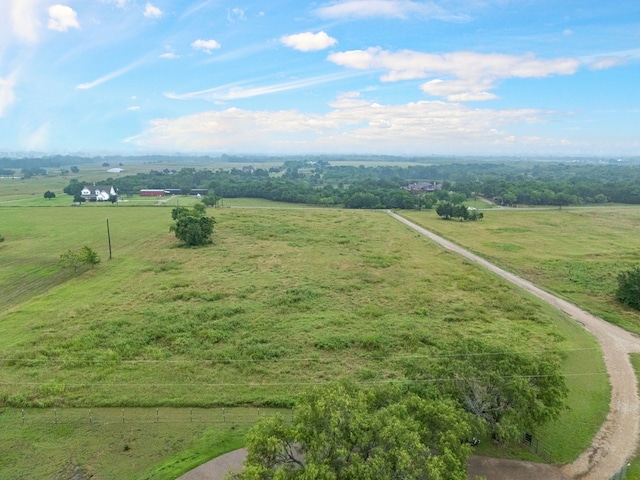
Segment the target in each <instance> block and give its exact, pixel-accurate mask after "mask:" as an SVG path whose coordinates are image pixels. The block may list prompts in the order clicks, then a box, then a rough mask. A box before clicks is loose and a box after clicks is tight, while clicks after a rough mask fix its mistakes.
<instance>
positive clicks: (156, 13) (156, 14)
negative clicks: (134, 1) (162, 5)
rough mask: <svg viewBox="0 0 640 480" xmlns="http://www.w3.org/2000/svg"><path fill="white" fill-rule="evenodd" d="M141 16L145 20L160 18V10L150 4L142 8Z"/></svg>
mask: <svg viewBox="0 0 640 480" xmlns="http://www.w3.org/2000/svg"><path fill="white" fill-rule="evenodd" d="M143 15H144V16H145V17H147V18H160V17H161V16H162V10H160V9H159V8H158V7H156V6H154V5H152V4H151V3H147V4H146V5H145V7H144V13H143Z"/></svg>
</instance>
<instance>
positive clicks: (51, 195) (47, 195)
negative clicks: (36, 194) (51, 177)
mask: <svg viewBox="0 0 640 480" xmlns="http://www.w3.org/2000/svg"><path fill="white" fill-rule="evenodd" d="M44 198H46V199H47V200H51V199H52V198H56V194H55V193H53V192H52V191H50V190H47V191H46V192H44Z"/></svg>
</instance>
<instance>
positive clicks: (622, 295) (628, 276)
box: [616, 267, 640, 310]
mask: <svg viewBox="0 0 640 480" xmlns="http://www.w3.org/2000/svg"><path fill="white" fill-rule="evenodd" d="M616 297H617V298H618V300H620V301H621V302H622V303H624V304H625V305H627V306H629V307H631V308H635V309H636V310H640V267H635V268H632V269H631V270H627V271H626V272H620V273H619V274H618V289H617V290H616Z"/></svg>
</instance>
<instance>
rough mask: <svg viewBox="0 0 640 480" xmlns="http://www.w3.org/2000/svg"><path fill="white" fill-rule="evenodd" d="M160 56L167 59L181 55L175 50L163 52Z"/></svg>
mask: <svg viewBox="0 0 640 480" xmlns="http://www.w3.org/2000/svg"><path fill="white" fill-rule="evenodd" d="M160 58H164V59H165V60H174V59H176V58H180V56H179V55H176V54H175V53H173V52H166V53H163V54H162V55H160Z"/></svg>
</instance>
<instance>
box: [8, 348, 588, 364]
mask: <svg viewBox="0 0 640 480" xmlns="http://www.w3.org/2000/svg"><path fill="white" fill-rule="evenodd" d="M598 350H599V349H598V348H571V349H557V350H531V351H526V350H524V351H516V350H513V351H506V352H469V353H437V354H407V355H384V356H383V355H380V356H377V355H376V356H368V355H362V356H357V357H355V356H353V357H289V358H286V357H285V358H229V359H227V358H209V359H161V360H153V359H138V360H121V359H118V358H113V359H110V358H106V359H105V358H91V357H81V356H79V357H71V358H49V357H46V358H20V357H3V358H0V362H25V363H26V362H34V363H38V362H41V363H74V362H79V361H93V363H116V362H117V363H125V364H136V363H153V364H161V363H176V364H184V363H250V362H251V363H259V362H265V363H278V362H283V363H284V362H322V363H327V362H338V361H339V362H345V361H354V360H392V361H393V360H397V361H400V360H413V359H431V358H465V357H497V356H503V355H513V354H516V355H522V354H528V355H540V354H545V353H571V352H586V351H598Z"/></svg>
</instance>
